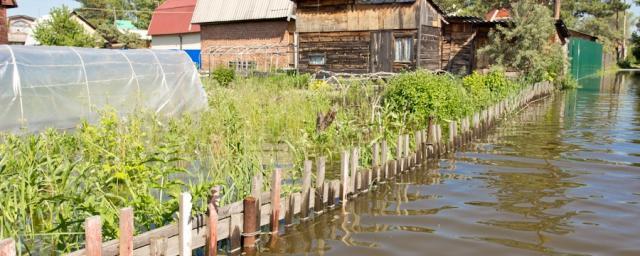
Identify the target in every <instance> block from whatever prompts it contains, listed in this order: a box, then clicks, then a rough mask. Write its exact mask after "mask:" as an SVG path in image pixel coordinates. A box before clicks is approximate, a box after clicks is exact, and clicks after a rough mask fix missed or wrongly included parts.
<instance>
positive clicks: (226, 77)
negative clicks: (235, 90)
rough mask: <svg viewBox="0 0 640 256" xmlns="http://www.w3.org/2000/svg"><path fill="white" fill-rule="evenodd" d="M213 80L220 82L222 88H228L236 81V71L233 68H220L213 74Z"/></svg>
mask: <svg viewBox="0 0 640 256" xmlns="http://www.w3.org/2000/svg"><path fill="white" fill-rule="evenodd" d="M211 77H212V78H213V80H215V81H216V82H218V84H219V85H220V86H224V87H227V86H229V84H230V83H231V82H233V80H235V79H236V71H235V70H233V69H231V68H226V67H218V68H216V69H215V70H213V72H212V73H211Z"/></svg>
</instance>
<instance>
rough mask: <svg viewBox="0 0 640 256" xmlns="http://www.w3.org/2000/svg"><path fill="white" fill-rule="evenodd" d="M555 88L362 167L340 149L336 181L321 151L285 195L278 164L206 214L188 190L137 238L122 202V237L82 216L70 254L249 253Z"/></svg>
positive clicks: (418, 134)
mask: <svg viewBox="0 0 640 256" xmlns="http://www.w3.org/2000/svg"><path fill="white" fill-rule="evenodd" d="M553 90H554V87H553V85H552V84H550V83H539V84H536V85H533V86H530V87H527V88H526V89H524V90H522V91H521V92H520V93H519V94H517V95H514V96H513V97H509V98H507V99H504V100H502V101H500V102H498V103H497V104H494V105H492V106H490V107H488V108H486V109H485V110H482V111H481V112H478V113H475V114H473V115H471V116H467V117H465V118H462V119H461V120H458V121H451V122H449V127H448V131H449V134H448V137H447V138H445V139H443V134H442V131H443V129H442V127H441V126H440V125H439V124H436V123H435V120H433V119H430V121H429V123H428V124H425V125H426V127H425V129H422V130H418V131H415V134H414V135H413V137H414V139H415V142H414V143H415V144H414V145H415V147H414V148H410V145H411V144H412V142H411V141H410V135H400V136H398V138H397V139H398V141H397V143H398V147H397V150H396V152H395V158H394V159H388V158H389V156H390V153H391V152H389V148H388V146H387V142H386V141H384V140H383V141H380V143H374V146H373V148H372V151H373V152H372V154H373V157H372V165H371V166H372V168H370V169H362V168H360V166H359V165H360V160H359V159H360V155H361V151H360V149H359V148H357V147H356V148H353V149H351V150H345V151H343V152H342V154H341V161H340V178H339V179H335V180H325V165H326V157H319V158H318V159H317V161H316V163H315V166H316V173H315V177H316V178H315V182H313V183H312V169H313V165H314V163H313V162H312V161H309V160H307V161H305V162H304V173H303V177H302V179H303V182H302V190H301V192H299V193H293V194H290V195H288V196H284V197H283V196H282V193H281V185H282V176H283V173H282V170H278V169H276V170H275V171H274V172H273V173H272V177H270V185H271V191H268V192H264V191H262V184H264V182H263V179H264V177H262V176H255V177H254V178H253V181H252V183H253V185H252V193H251V195H250V196H248V197H246V198H245V199H244V200H243V201H238V202H235V203H232V204H229V205H225V206H223V207H218V199H219V196H220V195H219V191H220V189H219V188H218V187H214V188H212V189H211V197H210V199H209V201H208V213H207V214H202V215H196V216H192V214H191V208H192V202H191V195H190V194H189V193H182V194H181V195H180V198H179V212H178V222H177V223H174V224H170V225H167V226H163V227H160V228H157V229H154V230H151V231H148V232H146V233H142V234H140V235H137V236H134V235H133V234H134V228H133V227H134V223H133V209H132V208H125V209H122V210H121V211H120V217H119V239H116V240H112V241H108V242H105V243H103V242H102V233H101V219H100V217H99V216H94V217H90V218H87V219H86V220H85V225H84V233H85V240H86V242H85V249H83V250H80V251H76V252H73V253H71V254H69V255H90V256H98V255H105V256H111V255H124V256H126V255H191V254H192V251H193V250H194V249H199V248H203V247H204V248H205V252H206V255H217V253H218V251H219V250H220V245H223V244H224V245H226V246H225V247H227V248H226V249H227V250H228V252H229V253H231V254H240V253H241V252H245V253H253V252H255V251H256V250H257V249H256V241H257V239H258V238H259V237H260V236H261V235H263V234H265V233H267V234H269V235H271V236H277V235H278V234H279V233H281V232H283V231H282V230H284V229H282V228H281V226H280V224H281V222H283V221H284V223H283V224H284V226H291V225H294V223H295V222H294V221H297V220H299V221H300V222H304V221H306V220H309V219H310V218H311V217H313V216H318V215H321V214H323V213H325V212H327V211H329V210H330V209H333V208H336V207H338V206H340V205H342V206H345V205H346V203H347V201H349V200H353V199H354V198H355V197H357V196H358V195H361V194H363V193H366V192H367V191H369V190H371V189H376V187H377V185H378V184H380V183H384V182H386V181H390V180H393V179H394V177H396V176H397V175H400V174H402V173H406V172H410V171H413V170H414V169H415V168H416V167H418V166H420V165H422V164H423V163H425V162H426V161H428V160H429V159H437V158H438V157H439V156H441V155H442V154H446V153H451V152H454V151H455V150H456V149H459V148H461V147H462V146H464V145H466V144H467V143H469V142H470V141H471V140H472V139H474V138H479V137H482V136H485V134H486V133H487V132H488V131H489V130H490V129H491V128H492V127H493V126H494V125H495V124H496V122H497V121H498V120H499V118H500V117H502V116H504V115H506V114H508V113H510V112H513V111H515V110H518V109H521V108H524V107H525V106H526V105H527V104H529V103H530V102H532V101H535V100H537V99H539V98H541V97H544V96H547V95H549V94H551V93H552V92H553ZM274 206H276V207H274ZM261 231H267V232H261ZM263 237H265V238H268V237H269V236H263ZM274 240H275V239H271V241H274ZM222 241H223V242H222ZM14 255H16V245H15V242H14V241H13V240H11V239H6V240H2V241H0V256H14Z"/></svg>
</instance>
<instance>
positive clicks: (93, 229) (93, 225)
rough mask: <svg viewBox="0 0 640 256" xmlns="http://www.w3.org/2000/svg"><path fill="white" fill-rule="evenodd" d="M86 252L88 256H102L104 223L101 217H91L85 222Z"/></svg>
mask: <svg viewBox="0 0 640 256" xmlns="http://www.w3.org/2000/svg"><path fill="white" fill-rule="evenodd" d="M84 237H85V243H86V244H85V250H86V255H87V256H101V255H102V222H101V221H100V216H93V217H89V218H87V219H86V220H85V222H84Z"/></svg>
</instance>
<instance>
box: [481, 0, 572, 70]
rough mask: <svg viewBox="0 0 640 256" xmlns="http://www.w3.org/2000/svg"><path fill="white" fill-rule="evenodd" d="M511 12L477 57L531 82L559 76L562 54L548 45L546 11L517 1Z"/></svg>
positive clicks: (550, 35) (550, 33) (550, 24)
mask: <svg viewBox="0 0 640 256" xmlns="http://www.w3.org/2000/svg"><path fill="white" fill-rule="evenodd" d="M511 8H512V11H511V12H512V13H511V15H512V20H511V21H512V22H511V23H510V24H509V25H508V26H498V27H497V28H496V29H495V30H492V31H491V32H490V33H489V38H490V43H489V44H488V45H487V46H485V47H484V48H482V49H481V50H480V52H481V54H486V55H487V56H488V57H489V58H490V59H492V60H495V62H496V64H498V65H502V66H504V67H506V68H508V69H512V70H518V71H522V72H523V73H524V75H526V76H527V77H528V78H531V79H533V80H535V81H542V80H553V79H555V78H556V77H558V76H560V75H561V74H562V73H563V69H564V65H563V59H562V56H563V55H564V54H563V53H562V50H561V49H560V46H559V45H558V44H553V43H550V40H551V39H552V38H554V36H555V33H556V31H555V27H554V21H553V18H552V15H551V12H550V10H549V9H547V8H545V7H544V6H542V5H539V4H536V3H535V2H533V1H520V2H518V3H515V4H513V5H512V7H511Z"/></svg>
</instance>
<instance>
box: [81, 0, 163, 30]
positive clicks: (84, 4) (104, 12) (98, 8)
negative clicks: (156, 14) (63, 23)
mask: <svg viewBox="0 0 640 256" xmlns="http://www.w3.org/2000/svg"><path fill="white" fill-rule="evenodd" d="M76 1H77V2H78V3H80V5H81V8H80V9H78V13H79V14H80V15H81V16H82V17H85V18H86V19H87V20H89V22H91V24H94V25H96V26H100V25H104V24H114V20H116V19H123V20H131V21H132V22H133V24H134V25H135V26H136V27H138V28H140V29H147V28H148V27H149V22H150V21H151V15H152V13H153V10H155V8H156V7H158V6H159V5H160V4H162V2H164V1H165V0H76Z"/></svg>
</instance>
